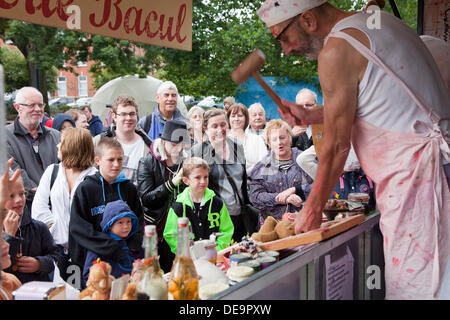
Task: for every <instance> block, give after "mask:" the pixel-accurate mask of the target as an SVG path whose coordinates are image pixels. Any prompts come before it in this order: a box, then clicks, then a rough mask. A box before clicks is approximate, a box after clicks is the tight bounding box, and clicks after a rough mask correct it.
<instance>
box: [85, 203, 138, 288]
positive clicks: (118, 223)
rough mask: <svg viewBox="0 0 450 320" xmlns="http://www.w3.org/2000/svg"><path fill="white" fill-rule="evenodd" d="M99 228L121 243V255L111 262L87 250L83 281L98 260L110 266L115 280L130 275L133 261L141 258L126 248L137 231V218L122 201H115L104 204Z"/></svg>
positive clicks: (109, 259)
mask: <svg viewBox="0 0 450 320" xmlns="http://www.w3.org/2000/svg"><path fill="white" fill-rule="evenodd" d="M100 226H101V228H102V231H103V232H104V233H106V234H107V235H108V236H110V237H111V238H113V239H114V240H116V241H119V242H120V243H121V245H122V250H123V255H122V256H121V257H120V259H118V260H113V259H111V258H107V257H106V256H103V255H101V254H100V255H98V254H95V253H94V252H92V251H90V250H88V251H87V255H86V261H85V264H84V269H83V277H84V280H85V281H87V279H88V277H89V268H90V267H91V266H92V263H93V262H94V261H97V259H98V258H100V259H101V260H102V261H105V262H108V263H109V264H110V265H111V275H112V276H114V277H115V278H116V279H117V278H120V277H121V276H122V275H123V274H131V271H132V269H133V261H134V259H137V258H142V252H140V253H139V254H138V255H132V253H131V251H130V249H129V248H128V246H127V239H128V238H129V237H131V236H132V235H133V234H135V233H136V231H137V230H138V226H139V223H138V218H137V216H136V215H135V214H134V213H133V212H132V211H131V209H130V207H129V206H128V205H127V204H126V203H125V202H124V201H122V200H116V201H113V202H109V203H107V204H106V207H105V211H104V213H103V219H102V221H101V223H100Z"/></svg>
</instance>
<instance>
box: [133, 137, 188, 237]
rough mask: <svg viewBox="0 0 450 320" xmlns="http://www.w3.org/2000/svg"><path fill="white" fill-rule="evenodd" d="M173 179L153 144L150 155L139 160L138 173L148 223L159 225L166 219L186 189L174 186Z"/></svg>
mask: <svg viewBox="0 0 450 320" xmlns="http://www.w3.org/2000/svg"><path fill="white" fill-rule="evenodd" d="M180 167H181V166H180ZM172 178H173V174H172V173H171V172H170V171H169V170H168V169H167V167H166V164H165V162H164V161H162V160H161V157H160V156H159V155H157V154H156V152H155V150H154V144H152V146H151V147H150V153H149V154H148V155H147V156H145V157H142V158H141V159H140V160H139V165H138V172H137V180H138V192H139V196H140V197H141V199H142V205H143V207H144V218H145V221H146V223H149V224H157V223H159V222H160V221H161V219H164V218H165V216H166V215H167V213H168V212H169V209H170V206H171V204H172V202H173V201H175V199H176V197H177V195H178V194H179V193H181V192H183V190H184V188H185V187H186V186H185V185H184V183H182V182H180V184H179V185H178V186H174V185H173V183H172ZM162 222H163V223H164V221H162ZM158 236H159V238H160V239H161V237H162V233H158Z"/></svg>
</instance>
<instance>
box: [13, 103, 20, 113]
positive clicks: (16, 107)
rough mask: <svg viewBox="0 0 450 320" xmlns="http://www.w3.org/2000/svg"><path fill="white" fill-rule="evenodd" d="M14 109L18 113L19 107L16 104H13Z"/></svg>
mask: <svg viewBox="0 0 450 320" xmlns="http://www.w3.org/2000/svg"><path fill="white" fill-rule="evenodd" d="M13 106H14V109H16V111H17V113H19V109H20V105H19V104H18V103H14V104H13Z"/></svg>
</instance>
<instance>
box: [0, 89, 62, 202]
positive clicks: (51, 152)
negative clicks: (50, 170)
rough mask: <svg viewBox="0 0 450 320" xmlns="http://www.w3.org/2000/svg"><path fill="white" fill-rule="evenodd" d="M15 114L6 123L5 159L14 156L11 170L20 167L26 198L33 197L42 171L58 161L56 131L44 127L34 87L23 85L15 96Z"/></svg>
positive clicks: (39, 95)
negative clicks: (14, 116) (16, 114)
mask: <svg viewBox="0 0 450 320" xmlns="http://www.w3.org/2000/svg"><path fill="white" fill-rule="evenodd" d="M14 108H15V109H16V111H17V113H18V116H17V118H16V119H15V120H14V123H11V124H9V125H7V126H6V135H7V141H8V158H11V157H13V158H14V163H13V165H12V166H11V168H12V169H13V170H15V169H17V168H20V169H22V177H23V182H24V187H25V190H26V191H27V192H28V199H27V200H28V201H29V203H30V204H31V201H32V200H33V198H34V193H35V191H36V189H37V186H38V185H39V181H40V179H41V176H42V174H43V173H44V171H45V169H46V168H47V166H49V165H50V164H52V163H56V162H58V161H59V160H58V150H57V147H56V146H57V144H58V143H59V140H60V133H59V131H57V130H55V129H52V128H48V127H45V126H44V125H43V124H42V123H41V122H42V118H43V116H44V102H43V96H42V94H41V93H40V92H39V91H38V90H37V89H36V88H33V87H23V88H21V89H20V90H19V91H18V92H17V95H16V100H15V103H14Z"/></svg>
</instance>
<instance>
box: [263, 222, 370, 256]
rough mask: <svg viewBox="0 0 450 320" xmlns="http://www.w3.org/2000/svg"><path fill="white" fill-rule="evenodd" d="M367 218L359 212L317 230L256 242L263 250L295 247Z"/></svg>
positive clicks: (326, 236) (327, 236) (328, 223)
mask: <svg viewBox="0 0 450 320" xmlns="http://www.w3.org/2000/svg"><path fill="white" fill-rule="evenodd" d="M365 219H366V217H365V215H364V214H358V215H355V216H351V217H348V218H344V219H340V220H337V221H331V222H326V223H323V224H322V226H321V227H320V228H319V229H316V230H311V231H309V232H305V233H300V234H297V235H295V236H290V237H287V238H283V239H278V240H275V241H270V242H256V244H257V245H258V246H259V247H260V248H261V249H263V250H277V251H278V250H283V249H287V248H293V247H297V246H299V245H302V244H307V243H312V242H318V241H323V240H325V239H328V238H331V237H333V236H335V235H337V234H339V233H342V232H344V231H346V230H348V229H350V228H352V227H354V226H356V225H358V224H360V223H361V222H363V221H364V220H365Z"/></svg>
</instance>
